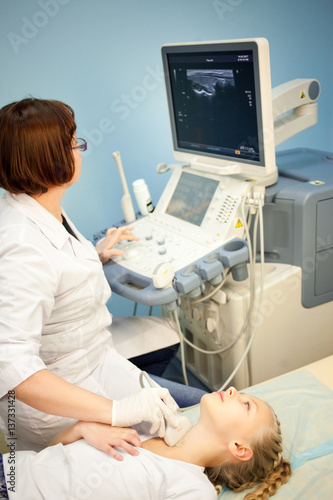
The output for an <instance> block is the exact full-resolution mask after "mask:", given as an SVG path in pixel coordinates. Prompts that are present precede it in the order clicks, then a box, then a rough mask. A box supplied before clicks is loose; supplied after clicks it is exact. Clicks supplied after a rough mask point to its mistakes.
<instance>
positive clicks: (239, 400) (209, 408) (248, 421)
mask: <svg viewBox="0 0 333 500" xmlns="http://www.w3.org/2000/svg"><path fill="white" fill-rule="evenodd" d="M200 418H202V419H204V421H205V422H206V425H210V426H213V427H212V428H213V429H214V430H215V431H216V434H217V435H216V437H217V439H223V440H225V442H226V443H229V442H238V441H242V440H243V441H244V440H246V441H247V442H248V443H249V442H250V441H251V437H252V436H254V435H255V434H256V433H258V431H259V430H260V429H261V428H263V427H266V426H269V425H270V424H271V423H272V418H273V417H272V412H271V410H270V408H269V407H268V405H267V404H266V403H264V402H263V401H261V399H259V398H256V397H255V396H249V395H247V394H240V393H239V392H238V391H237V390H236V389H235V388H234V387H230V388H229V389H228V390H226V391H225V392H213V393H212V394H205V395H204V396H203V397H202V399H201V414H200Z"/></svg>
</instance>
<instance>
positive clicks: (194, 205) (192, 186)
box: [166, 173, 218, 226]
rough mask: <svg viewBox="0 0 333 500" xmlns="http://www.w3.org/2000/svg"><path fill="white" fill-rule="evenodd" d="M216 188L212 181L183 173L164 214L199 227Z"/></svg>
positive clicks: (216, 183) (215, 183) (216, 184)
mask: <svg viewBox="0 0 333 500" xmlns="http://www.w3.org/2000/svg"><path fill="white" fill-rule="evenodd" d="M217 186H218V181H215V180H214V179H207V178H205V177H200V176H198V175H191V174H187V173H183V174H182V176H181V178H180V179H179V182H178V184H177V187H176V189H175V191H174V193H173V196H172V198H171V200H170V203H169V205H168V207H167V209H166V213H167V214H169V215H173V216H174V217H177V218H178V219H182V220H184V221H186V222H190V223H191V224H195V225H196V226H200V224H201V222H202V221H203V219H204V217H205V215H206V212H207V209H208V207H209V204H210V202H211V201H212V198H213V196H214V193H215V191H216V188H217Z"/></svg>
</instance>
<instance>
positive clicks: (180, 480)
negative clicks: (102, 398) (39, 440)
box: [4, 387, 291, 500]
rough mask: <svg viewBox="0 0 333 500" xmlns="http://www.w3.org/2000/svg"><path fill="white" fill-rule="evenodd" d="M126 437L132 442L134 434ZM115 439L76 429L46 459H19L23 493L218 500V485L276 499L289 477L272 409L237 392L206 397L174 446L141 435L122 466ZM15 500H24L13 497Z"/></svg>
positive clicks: (82, 426)
mask: <svg viewBox="0 0 333 500" xmlns="http://www.w3.org/2000/svg"><path fill="white" fill-rule="evenodd" d="M137 429H138V430H139V428H138V427H137ZM127 431H128V432H131V433H133V442H134V440H135V439H136V438H137V435H136V431H135V430H133V429H128V430H127ZM127 431H126V429H121V430H119V432H127ZM116 432H117V428H114V427H110V426H108V425H106V424H95V423H87V422H77V423H76V424H74V425H73V426H71V427H70V428H68V429H67V430H65V431H63V432H61V433H60V434H58V436H56V438H55V439H54V440H53V442H52V443H51V446H50V447H49V448H47V449H45V450H43V451H41V452H40V453H38V454H36V453H34V452H24V451H23V452H19V453H17V455H18V456H17V459H18V460H17V462H18V466H17V469H18V474H19V476H18V481H17V483H18V490H19V491H20V487H21V488H22V491H23V487H24V490H25V493H26V495H27V493H28V492H29V494H30V492H31V494H30V496H29V495H28V497H29V498H34V499H42V498H45V499H47V500H49V499H50V500H52V499H53V498H54V499H59V498H63V499H68V500H69V499H91V500H92V499H97V498H98V499H99V500H103V499H105V500H110V499H111V498H112V500H118V499H119V500H120V499H121V500H127V499H136V500H137V499H142V500H146V499H152V500H153V499H156V500H163V499H164V500H166V499H169V498H170V499H171V498H172V499H179V500H183V499H188V500H196V499H197V500H203V499H205V500H216V494H217V491H219V489H221V486H220V485H222V486H223V485H226V486H227V487H228V488H230V489H233V490H235V491H241V490H244V489H246V488H252V487H256V489H255V492H253V493H248V494H247V495H246V496H245V499H246V500H251V499H266V498H268V497H270V496H271V495H274V494H275V492H276V490H277V489H278V488H279V487H280V486H281V484H284V483H286V482H287V481H288V479H289V477H290V474H291V468H290V464H289V462H288V461H287V460H284V459H282V456H281V452H282V444H281V432H280V424H279V421H278V420H277V418H276V415H275V414H274V412H273V410H272V409H271V408H270V407H269V406H268V405H267V404H266V403H264V402H263V401H262V400H260V399H258V398H256V397H254V396H248V395H246V394H241V393H238V391H237V390H236V389H234V388H233V387H231V388H229V389H228V390H227V391H226V392H222V393H212V394H206V395H204V396H203V397H202V399H201V403H200V416H199V420H198V422H197V423H196V424H195V425H194V426H193V427H192V428H191V430H190V431H189V432H188V433H187V434H186V435H185V436H184V437H183V439H182V440H181V441H180V442H179V443H177V445H176V446H174V447H168V446H167V445H166V444H165V442H164V441H163V439H161V438H158V437H154V438H151V436H150V438H147V436H145V435H143V434H142V433H140V431H139V435H140V438H141V442H142V445H141V446H142V447H140V446H137V447H136V448H135V449H136V451H134V450H133V449H132V450H131V449H129V450H128V451H125V452H124V453H123V457H122V456H118V460H116V459H115V458H114V457H111V456H110V457H109V456H108V455H106V454H105V453H104V452H105V451H106V452H108V446H109V444H111V445H114V444H115V437H114V436H115V434H114V433H116ZM119 436H120V437H121V435H120V434H119ZM82 438H84V440H83V439H82ZM127 440H128V439H127ZM69 443H71V444H69ZM88 443H90V444H92V445H93V446H89V444H88ZM63 445H67V446H63ZM122 445H123V443H122V440H121V439H119V446H122ZM128 446H130V445H128ZM122 447H123V448H124V449H125V450H126V448H125V447H124V446H122ZM97 448H99V449H97ZM137 452H138V455H136V456H135V453H137ZM4 463H6V456H4ZM7 468H8V464H7V466H6V467H5V472H6V469H7ZM213 485H214V486H215V487H216V488H214V486H213ZM12 498H13V499H14V498H20V497H19V496H18V497H15V496H11V492H10V491H9V499H12Z"/></svg>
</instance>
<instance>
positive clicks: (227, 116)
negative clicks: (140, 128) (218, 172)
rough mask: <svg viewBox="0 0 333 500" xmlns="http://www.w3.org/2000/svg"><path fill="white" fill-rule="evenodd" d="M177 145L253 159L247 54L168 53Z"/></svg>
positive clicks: (255, 128) (255, 137) (253, 108)
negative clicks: (203, 54) (178, 54)
mask: <svg viewBox="0 0 333 500" xmlns="http://www.w3.org/2000/svg"><path fill="white" fill-rule="evenodd" d="M169 67H170V75H171V89H172V101H173V112H174V120H175V127H176V135H177V137H176V140H177V146H178V148H179V149H187V150H190V151H194V152H195V151H198V152H201V153H208V154H209V153H211V154H217V155H226V156H233V157H240V158H244V159H251V160H253V161H259V146H258V124H257V115H256V102H255V88H254V74H253V65H252V58H251V57H250V55H249V54H247V55H246V56H244V58H240V57H239V55H238V56H236V55H234V56H233V55H231V56H228V57H226V58H224V59H223V58H218V57H216V56H214V57H209V56H206V55H205V56H202V57H201V58H198V57H195V58H194V57H191V56H190V55H187V54H186V55H184V54H183V55H181V56H179V57H178V56H175V55H172V56H170V58H169Z"/></svg>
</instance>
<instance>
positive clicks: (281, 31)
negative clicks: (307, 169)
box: [0, 0, 333, 315]
mask: <svg viewBox="0 0 333 500" xmlns="http://www.w3.org/2000/svg"><path fill="white" fill-rule="evenodd" d="M332 19H333V2H332V1H331V0H317V1H313V0H215V1H214V0H167V1H166V0H163V1H162V0H141V1H138V0H118V1H117V0H2V1H1V4H0V33H1V43H0V64H1V79H0V106H3V105H4V104H7V103H8V102H11V101H13V100H18V99H22V98H24V97H26V96H28V95H33V96H35V97H41V98H53V99H60V100H63V101H65V102H67V103H68V104H70V105H71V106H72V107H73V108H74V110H75V112H76V118H77V124H78V136H79V137H80V136H82V137H85V138H86V139H88V141H89V151H87V153H86V154H85V157H84V165H83V170H82V176H81V179H80V181H79V183H78V184H76V185H75V186H73V187H72V188H71V189H70V190H69V192H68V193H66V196H65V198H64V203H63V205H64V208H65V209H66V211H67V212H68V213H69V215H70V217H71V218H72V220H73V221H74V222H75V223H76V225H77V226H78V228H79V230H80V231H81V232H82V233H83V234H85V236H86V237H88V238H91V237H92V235H93V234H94V232H96V231H98V230H99V229H101V228H104V227H108V226H110V225H112V223H113V222H116V221H118V220H120V219H121V218H122V213H121V209H120V198H121V183H120V179H119V176H118V173H117V169H116V166H115V163H114V161H113V159H112V156H111V154H112V152H113V151H115V150H119V151H120V152H121V155H122V159H123V164H124V168H125V172H126V176H127V181H128V184H129V185H130V184H131V182H132V181H133V180H135V179H137V178H140V177H144V178H145V179H146V181H147V183H148V185H149V189H150V192H151V195H152V198H153V202H156V201H157V200H158V198H159V196H160V194H161V193H162V191H163V188H164V186H165V184H166V181H167V178H168V174H164V175H162V176H159V175H157V174H156V173H155V168H156V165H157V164H158V163H160V162H162V161H165V162H172V161H173V158H172V149H171V137H170V131H169V121H168V115H167V106H166V98H165V89H164V82H163V75H162V64H161V58H160V47H161V46H162V45H163V44H164V43H175V42H189V41H204V40H218V39H221V40H223V39H233V38H246V37H258V36H262V37H266V38H267V39H268V40H269V42H270V52H271V70H272V85H273V87H274V86H276V85H279V84H280V83H283V82H285V81H287V80H291V79H294V78H307V77H309V78H317V79H318V80H319V81H320V84H321V88H322V90H321V96H320V99H319V122H318V124H317V125H316V126H314V127H312V128H311V129H309V130H307V131H304V132H302V133H300V134H298V135H297V136H296V137H294V138H291V139H289V140H288V141H286V142H285V143H284V144H283V145H282V146H280V149H287V148H291V147H299V146H305V147H311V148H315V149H322V150H329V151H332V150H333V138H332V125H333V123H332V121H333V95H332V90H333V35H332ZM110 307H111V310H113V311H115V310H117V314H121V315H122V314H127V313H129V314H131V311H132V305H131V304H130V303H129V302H128V301H126V300H125V299H121V298H119V297H116V296H115V295H114V296H113V298H112V299H111V302H110ZM142 313H144V312H143V311H142Z"/></svg>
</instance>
